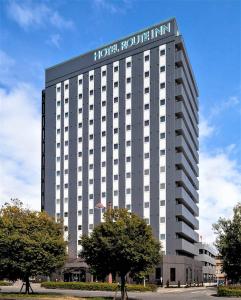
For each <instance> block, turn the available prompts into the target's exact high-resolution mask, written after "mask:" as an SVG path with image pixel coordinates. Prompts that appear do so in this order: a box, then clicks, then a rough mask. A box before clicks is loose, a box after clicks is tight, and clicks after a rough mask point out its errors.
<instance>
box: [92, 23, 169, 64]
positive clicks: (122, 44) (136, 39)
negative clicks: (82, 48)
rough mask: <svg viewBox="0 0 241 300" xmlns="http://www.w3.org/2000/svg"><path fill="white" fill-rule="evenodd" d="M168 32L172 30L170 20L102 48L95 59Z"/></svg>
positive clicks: (96, 53)
mask: <svg viewBox="0 0 241 300" xmlns="http://www.w3.org/2000/svg"><path fill="white" fill-rule="evenodd" d="M166 32H168V33H169V32H171V23H170V22H168V23H166V24H163V25H160V26H157V27H154V28H152V29H149V30H147V31H144V32H142V33H138V34H136V35H133V36H131V37H128V38H127V39H124V40H122V41H119V42H116V43H115V44H112V45H110V46H107V47H104V48H102V49H100V50H97V51H95V52H94V60H95V61H97V60H99V59H101V58H105V57H108V56H110V55H112V54H115V53H119V52H121V51H123V50H126V49H129V48H131V47H133V46H136V45H138V44H142V43H144V42H147V41H150V40H153V39H155V38H157V37H158V36H162V35H165V34H166Z"/></svg>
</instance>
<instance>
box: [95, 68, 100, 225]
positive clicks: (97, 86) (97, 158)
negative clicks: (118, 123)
mask: <svg viewBox="0 0 241 300" xmlns="http://www.w3.org/2000/svg"><path fill="white" fill-rule="evenodd" d="M94 85H95V90H94V225H97V224H98V223H100V209H96V208H95V206H96V204H97V203H99V202H100V199H101V195H100V185H101V174H100V171H101V169H100V164H101V161H100V153H101V140H100V139H101V131H100V130H101V120H100V116H101V69H95V83H94Z"/></svg>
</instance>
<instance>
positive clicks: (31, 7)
mask: <svg viewBox="0 0 241 300" xmlns="http://www.w3.org/2000/svg"><path fill="white" fill-rule="evenodd" d="M7 11H8V15H9V17H10V18H11V19H12V20H14V21H15V22H16V23H17V24H18V25H19V26H20V27H22V28H23V29H25V30H26V29H29V28H33V27H34V28H39V27H47V26H49V25H51V26H53V27H56V28H58V29H63V28H64V29H71V28H73V26H74V24H73V22H72V21H70V20H66V19H64V18H63V17H62V16H61V15H60V14H59V12H58V11H55V10H53V9H51V8H50V7H49V6H47V5H45V4H44V3H37V2H36V1H14V0H12V1H10V2H9V3H8V6H7Z"/></svg>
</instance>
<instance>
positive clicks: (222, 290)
mask: <svg viewBox="0 0 241 300" xmlns="http://www.w3.org/2000/svg"><path fill="white" fill-rule="evenodd" d="M217 294H218V296H219V297H222V296H228V297H230V296H231V297H241V285H235V286H219V287H218V293H217Z"/></svg>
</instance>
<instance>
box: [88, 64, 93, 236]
mask: <svg viewBox="0 0 241 300" xmlns="http://www.w3.org/2000/svg"><path fill="white" fill-rule="evenodd" d="M88 146H89V147H88V149H89V170H88V171H89V176H88V179H89V184H88V193H89V195H88V196H89V197H88V198H89V199H88V201H89V212H88V220H89V222H88V223H89V233H91V232H92V230H93V227H94V70H92V71H89V138H88Z"/></svg>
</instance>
